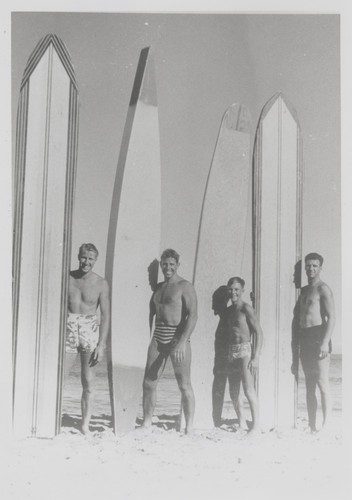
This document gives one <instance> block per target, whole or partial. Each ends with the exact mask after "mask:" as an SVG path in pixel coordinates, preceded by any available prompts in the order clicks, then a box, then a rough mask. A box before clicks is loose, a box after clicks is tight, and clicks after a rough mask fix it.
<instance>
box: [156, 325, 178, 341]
mask: <svg viewBox="0 0 352 500" xmlns="http://www.w3.org/2000/svg"><path fill="white" fill-rule="evenodd" d="M176 330H177V326H172V325H171V326H170V325H155V330H154V334H153V337H154V338H155V340H156V341H157V342H160V343H161V344H168V343H169V342H171V341H172V340H173V339H174V337H175V333H176Z"/></svg>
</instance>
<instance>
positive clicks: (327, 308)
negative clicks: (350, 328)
mask: <svg viewBox="0 0 352 500" xmlns="http://www.w3.org/2000/svg"><path fill="white" fill-rule="evenodd" d="M320 303H321V311H322V316H323V317H322V320H323V324H324V327H325V328H324V329H325V331H324V337H323V341H322V343H321V346H320V357H321V358H325V357H326V356H327V355H328V353H329V340H330V339H331V335H332V331H333V329H334V326H335V304H334V297H333V294H332V292H331V290H330V288H329V287H328V285H326V284H325V283H324V284H323V285H322V287H321V289H320Z"/></svg>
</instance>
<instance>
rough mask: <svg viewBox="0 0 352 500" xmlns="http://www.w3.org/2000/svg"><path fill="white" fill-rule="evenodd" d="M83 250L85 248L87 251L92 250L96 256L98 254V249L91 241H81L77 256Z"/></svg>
mask: <svg viewBox="0 0 352 500" xmlns="http://www.w3.org/2000/svg"><path fill="white" fill-rule="evenodd" d="M84 250H87V252H94V253H96V254H97V257H98V255H99V252H98V249H97V247H96V246H95V245H93V243H83V244H82V245H81V246H80V247H79V250H78V256H80V255H81V254H82V252H83V251H84Z"/></svg>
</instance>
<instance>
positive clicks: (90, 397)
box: [80, 352, 96, 434]
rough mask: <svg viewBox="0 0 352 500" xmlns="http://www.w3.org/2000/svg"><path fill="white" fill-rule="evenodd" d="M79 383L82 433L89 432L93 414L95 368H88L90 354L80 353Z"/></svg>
mask: <svg viewBox="0 0 352 500" xmlns="http://www.w3.org/2000/svg"><path fill="white" fill-rule="evenodd" d="M80 354H81V382H82V389H83V390H82V399H81V409H82V433H83V434H87V433H88V432H89V422H90V418H91V416H92V412H93V404H94V383H95V370H96V367H95V366H89V360H90V357H91V355H92V353H91V352H81V353H80Z"/></svg>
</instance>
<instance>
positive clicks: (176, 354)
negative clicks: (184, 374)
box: [170, 340, 186, 363]
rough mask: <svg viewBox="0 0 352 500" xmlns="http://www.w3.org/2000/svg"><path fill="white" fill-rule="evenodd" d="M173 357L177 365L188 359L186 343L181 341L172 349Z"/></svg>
mask: <svg viewBox="0 0 352 500" xmlns="http://www.w3.org/2000/svg"><path fill="white" fill-rule="evenodd" d="M170 354H171V357H172V359H173V360H174V361H175V362H176V363H181V362H182V361H184V359H185V357H186V342H184V341H182V340H179V341H178V342H177V343H175V345H174V346H172V347H171V353H170Z"/></svg>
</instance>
